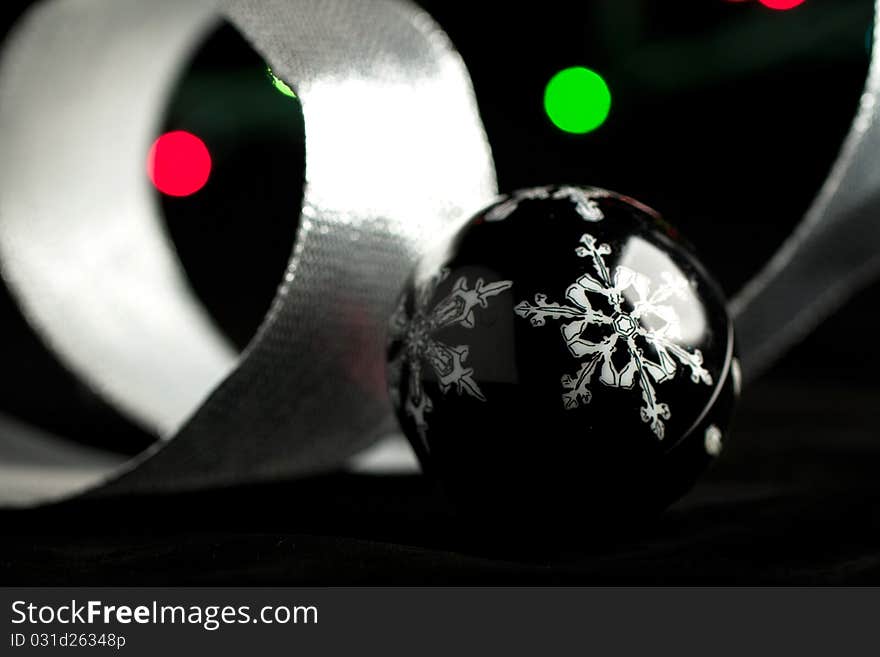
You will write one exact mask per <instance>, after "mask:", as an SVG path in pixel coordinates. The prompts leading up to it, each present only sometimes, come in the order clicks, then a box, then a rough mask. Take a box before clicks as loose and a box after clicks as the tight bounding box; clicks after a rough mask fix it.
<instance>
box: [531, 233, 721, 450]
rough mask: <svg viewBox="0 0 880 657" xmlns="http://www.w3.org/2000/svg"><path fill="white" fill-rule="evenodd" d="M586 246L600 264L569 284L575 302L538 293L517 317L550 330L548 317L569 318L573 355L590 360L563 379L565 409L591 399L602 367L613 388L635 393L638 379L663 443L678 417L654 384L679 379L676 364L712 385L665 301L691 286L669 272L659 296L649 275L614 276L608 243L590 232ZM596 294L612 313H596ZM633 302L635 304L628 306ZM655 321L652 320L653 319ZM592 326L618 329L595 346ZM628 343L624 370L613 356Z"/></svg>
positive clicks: (565, 332)
mask: <svg viewBox="0 0 880 657" xmlns="http://www.w3.org/2000/svg"><path fill="white" fill-rule="evenodd" d="M580 244H581V245H580V246H579V247H578V248H577V249H576V250H575V252H576V253H577V255H578V256H579V257H581V258H591V259H592V261H593V269H594V271H595V273H596V276H595V277H594V276H593V275H591V274H589V273H587V274H584V275H582V276H581V277H580V278H578V280H577V281H576V282H575V283H574V284H572V285H570V286H569V287H568V289H567V290H566V292H565V297H566V299H568V301H569V302H570V305H569V304H556V303H552V302H548V301H547V295H545V294H536V295H535V302H534V304H532V303H529V302H528V301H523V302H522V303H520V304H518V305H517V306H516V308H515V312H516V314H517V315H519V316H520V317H523V318H526V319H529V320H531V323H532V325H533V326H543V325H544V324H545V323H546V320H547V319H558V320H562V321H564V323H563V324H562V326H561V327H560V328H561V331H562V337H563V339H564V340H565V344H566V346H567V347H568V350H569V352H570V353H571V355H572V356H574V357H575V358H584V359H586V360H585V361H584V362H583V364H582V365H581V367H580V370H579V371H578V372H577V373H576V374H575V375H574V376H570V375H568V374H566V375H565V376H563V377H562V387H563V389H564V392H563V395H562V399H563V403H564V405H565V408H567V409H573V408H577V407H578V406H580V405H581V404H587V403H589V402H590V400H591V399H592V392H591V391H590V383H591V381H592V378H593V374H594V373H595V372H596V369H597V368H599V369H600V372H599V381H600V382H601V383H602V384H604V385H606V386H609V387H612V388H624V389H631V388H633V387H634V385H635V384H636V381H637V380H638V385H639V388H640V389H641V393H642V404H643V405H642V407H641V410H640V414H641V418H642V421H643V422H645V423H647V424H649V425H650V427H651V430H652V431H653V432H654V435H656V436H657V438H658V439H659V440H662V439H663V436H664V431H665V426H664V423H663V420H668V419H669V418H670V417H671V412H670V409H669V406H668V405H667V404H665V403H661V402H660V401H658V399H657V392H656V389H655V387H654V384H655V383H656V384H661V383H663V382H665V381H669V380H671V379H673V378H674V377H675V375H676V371H677V364H676V360H677V361H678V362H679V363H681V364H682V365H683V366H685V367H687V368H690V376H691V380H692V381H693V382H694V383H700V382H702V383H704V384H706V385H711V384H712V377H711V375H710V374H709V372H708V371H707V370H706V369H705V368H704V367H703V355H702V354H701V353H700V351H699V350H698V349H695V350H693V351H688V350H687V349H685V348H683V347H682V346H681V345H679V344H678V342H677V341H676V340H677V339H679V338H680V337H681V336H680V323H679V318H678V314H677V313H676V311H675V309H674V308H673V307H672V306H670V305H667V304H666V303H665V302H667V301H668V300H669V299H670V298H672V297H673V296H678V297H682V295H683V294H684V291H685V290H686V288H687V285H688V283H687V281H685V280H684V278H682V277H681V276H677V277H676V276H673V275H671V274H669V273H666V272H664V273H663V274H661V278H662V279H663V282H662V283H661V284H660V285H659V286H657V287H656V289H655V290H654V291H653V292H651V287H652V286H651V280H650V279H649V278H648V277H647V276H645V275H644V274H641V273H639V272H636V271H634V270H632V269H630V268H628V267H623V266H618V267H616V268H615V269H614V272H613V274H612V273H611V272H610V271H609V270H608V267H607V265H606V264H605V256H606V255H609V254H610V253H611V247H609V246H608V245H607V244H600V243H598V242H597V241H596V239H595V238H594V237H593V236H592V235H590V234H584V235H583V236H582V237H581V240H580ZM624 292H626V293H627V295H625V294H624ZM591 295H595V296H596V297H599V298H600V299H602V300H603V301H604V303H605V304H606V305H607V306H609V307H610V310H611V312H610V313H606V312H603V311H602V310H599V309H597V308H595V307H594V306H593V304H592V303H591V302H590V296H591ZM594 300H595V297H594ZM625 301H626V302H627V306H628V307H625V306H624V302H625ZM648 319H650V322H647V321H645V320H648ZM649 323H650V324H651V327H649V326H648V325H647V324H649ZM591 326H604V327H608V328H610V329H611V332H610V333H609V334H608V335H607V336H606V337H604V338H603V339H602V340H601V341H599V342H591V341H589V340H587V339H585V337H584V336H585V334H586V332H587V330H588V329H589V327H591ZM640 343H641V344H640ZM621 344H622V345H624V346H625V348H626V350H627V351H628V356H629V360H628V361H627V363H626V365H624V367H623V368H622V369H618V367H617V365H615V363H614V359H613V357H614V355H615V353H616V351H617V349H618V346H619V345H621ZM642 344H646V345H648V346H650V347H652V348H653V349H654V351H655V353H656V359H657V360H656V362H655V361H652V360H650V359H649V358H648V357H647V356H646V355H645V352H644V349H643V348H642Z"/></svg>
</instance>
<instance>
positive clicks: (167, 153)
mask: <svg viewBox="0 0 880 657" xmlns="http://www.w3.org/2000/svg"><path fill="white" fill-rule="evenodd" d="M147 173H148V174H149V176H150V180H152V181H153V184H154V185H155V186H156V189H158V190H159V191H160V192H162V193H163V194H168V195H169V196H189V195H190V194H195V193H196V192H197V191H199V190H200V189H201V188H202V187H204V186H205V183H206V182H208V177H209V176H210V175H211V154H210V153H209V152H208V147H207V146H205V142H203V141H202V140H201V139H199V138H198V137H196V136H195V135H194V134H192V133H189V132H186V131H184V130H175V131H173V132H166V133H165V134H164V135H162V136H161V137H159V138H158V139H157V140H156V141H155V142H153V145H152V146H151V147H150V152H149V154H148V155H147Z"/></svg>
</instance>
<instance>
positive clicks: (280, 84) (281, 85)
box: [266, 66, 296, 98]
mask: <svg viewBox="0 0 880 657" xmlns="http://www.w3.org/2000/svg"><path fill="white" fill-rule="evenodd" d="M266 73H267V74H268V75H269V79H270V80H272V86H274V87H275V88H276V89H277V90H278V91H280V92H281V93H283V94H284V95H285V96H287V97H288V98H296V94H295V93H293V89H291V88H290V87H289V86H288V84H287V83H286V82H285V81H284V80H282V79H281V78H279V77H278V76H277V75H275V74H274V73H273V72H272V69H271V68H269V67H268V66H267V67H266Z"/></svg>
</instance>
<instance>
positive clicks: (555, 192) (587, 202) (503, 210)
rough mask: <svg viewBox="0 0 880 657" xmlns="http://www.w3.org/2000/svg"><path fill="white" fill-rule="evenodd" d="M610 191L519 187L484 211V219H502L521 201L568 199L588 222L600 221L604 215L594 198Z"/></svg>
mask: <svg viewBox="0 0 880 657" xmlns="http://www.w3.org/2000/svg"><path fill="white" fill-rule="evenodd" d="M608 196H610V192H606V191H605V190H603V189H583V188H580V187H571V186H563V187H557V188H553V187H532V188H530V189H521V190H519V191H517V192H514V193H513V194H511V195H510V196H508V197H506V198H505V199H504V200H503V201H501V202H500V203H498V204H497V205H496V206H495V207H493V208H492V209H491V210H489V212H487V213H486V217H485V219H486V221H503V220H505V219H507V218H508V217H509V216H510V215H512V214H513V213H514V212H516V209H517V208H518V207H519V204H520V203H522V202H523V201H546V200H552V201H560V200H568V201H571V202H572V203H573V204H574V209H575V212H577V213H578V214H579V215H580V217H581V219H583V220H584V221H589V222H594V223H595V222H597V221H602V220H603V219H604V218H605V215H604V214H603V213H602V209H601V208H600V207H599V206H598V204H597V203H596V199H600V198H606V197H608Z"/></svg>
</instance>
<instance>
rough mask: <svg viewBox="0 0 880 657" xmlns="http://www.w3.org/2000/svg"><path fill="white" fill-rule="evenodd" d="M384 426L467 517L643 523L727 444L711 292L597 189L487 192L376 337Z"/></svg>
mask: <svg viewBox="0 0 880 657" xmlns="http://www.w3.org/2000/svg"><path fill="white" fill-rule="evenodd" d="M389 331H390V333H389V350H388V378H389V385H390V391H391V395H392V398H393V400H394V402H395V406H396V411H397V416H398V418H399V420H400V424H401V426H402V428H403V431H404V433H405V434H406V435H407V437H408V439H409V440H410V442H411V443H412V445H413V447H414V449H415V450H416V452H417V454H418V456H419V459H420V460H421V462H422V465H423V467H424V469H425V471H426V472H428V473H429V474H432V475H434V476H436V477H438V478H439V479H440V481H441V482H442V484H443V485H444V487H445V488H446V489H447V490H448V492H449V494H450V495H451V497H452V499H453V500H454V501H455V502H456V505H457V506H458V508H459V509H461V510H463V511H465V512H467V513H468V514H470V515H471V516H472V517H474V518H476V519H478V520H479V521H480V522H483V521H485V522H486V523H487V524H491V525H494V524H496V523H498V522H499V521H503V522H504V523H506V524H507V523H514V524H515V526H522V527H530V526H534V525H535V524H536V523H537V524H542V523H544V524H550V523H552V524H553V525H554V526H556V527H559V528H562V529H567V530H573V531H587V532H589V531H590V529H591V528H594V527H597V526H598V525H599V523H603V524H604V523H607V522H616V521H621V522H629V521H631V520H632V519H634V518H636V517H639V516H649V515H652V514H656V513H658V512H659V511H661V510H662V509H664V508H665V507H667V506H668V505H669V504H670V503H672V502H673V501H675V500H676V499H677V498H679V497H680V496H681V495H682V494H684V493H685V492H686V491H687V490H688V489H689V488H690V487H691V485H692V484H693V482H694V481H695V480H696V478H697V477H698V475H699V474H700V473H701V472H702V471H703V470H704V469H705V468H706V467H707V466H708V465H709V463H710V462H711V461H712V459H713V458H714V457H716V456H717V455H718V454H719V452H720V450H721V447H722V444H723V442H724V441H725V439H726V431H727V426H728V422H729V419H730V416H731V412H732V410H733V406H734V402H735V398H736V396H737V394H738V387H739V371H738V364H737V361H736V359H735V353H734V338H733V328H732V324H731V320H730V317H729V316H728V313H727V309H726V305H725V300H724V297H723V295H722V293H721V291H720V289H719V287H718V286H717V285H716V284H715V282H714V281H713V280H712V278H711V277H710V276H709V274H708V273H707V272H706V270H705V269H704V267H703V266H702V265H701V264H700V263H699V262H698V261H697V259H696V258H695V257H694V255H693V254H692V252H691V250H690V248H689V246H688V245H687V244H686V243H685V242H683V241H682V240H681V238H680V237H679V235H678V234H677V232H676V231H675V229H674V228H672V227H671V226H670V225H669V224H667V223H666V222H665V221H663V220H662V219H661V218H660V216H659V215H658V214H657V213H656V212H654V211H652V210H651V209H649V208H647V207H645V206H644V205H642V204H640V203H638V202H636V201H634V200H632V199H629V198H627V197H625V196H621V195H619V194H615V193H613V192H608V191H605V190H601V189H595V188H585V187H573V186H551V187H539V188H535V189H528V190H521V191H518V192H516V193H514V194H512V195H509V196H506V197H502V198H501V199H500V200H499V201H497V202H496V203H495V204H493V205H492V206H490V207H489V208H487V209H486V210H484V211H483V212H481V213H480V214H478V215H477V216H476V217H474V218H473V219H472V220H471V221H469V222H468V223H467V225H466V226H465V227H464V228H462V229H461V230H460V231H459V232H458V233H457V234H456V235H454V236H453V237H452V238H450V239H449V240H448V241H446V243H444V244H442V245H440V248H438V249H437V250H436V251H434V252H432V253H431V254H430V255H428V256H427V257H425V258H424V259H423V260H422V261H421V262H420V263H419V265H418V266H417V267H416V269H415V271H414V273H413V274H412V276H411V278H410V280H409V281H408V283H407V286H406V289H405V290H404V293H403V295H402V296H401V299H400V302H399V304H398V307H397V310H396V311H395V313H394V315H393V317H392V319H391V322H390V328H389Z"/></svg>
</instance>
